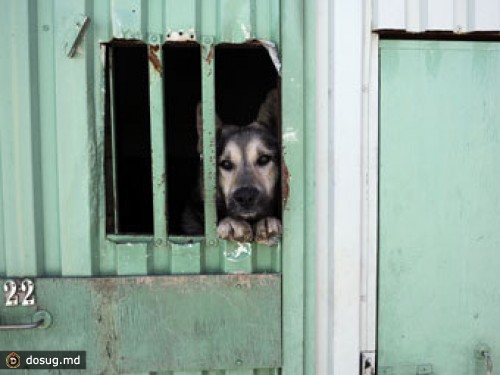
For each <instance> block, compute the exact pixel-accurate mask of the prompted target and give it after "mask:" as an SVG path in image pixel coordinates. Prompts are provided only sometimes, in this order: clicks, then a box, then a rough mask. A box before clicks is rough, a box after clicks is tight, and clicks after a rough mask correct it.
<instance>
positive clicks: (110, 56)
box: [106, 47, 120, 234]
mask: <svg viewBox="0 0 500 375" xmlns="http://www.w3.org/2000/svg"><path fill="white" fill-rule="evenodd" d="M106 48H108V47H106ZM106 54H107V56H108V66H107V68H108V71H109V72H108V74H109V106H110V108H109V116H110V125H111V160H112V161H111V163H112V170H113V171H112V179H113V181H112V184H113V216H114V233H115V234H118V233H119V232H120V206H119V202H118V187H117V183H118V179H117V171H116V168H117V167H116V164H117V161H118V158H117V156H116V121H115V119H116V116H115V114H116V110H115V95H114V92H115V88H114V77H113V71H114V69H113V47H109V50H108V51H106Z"/></svg>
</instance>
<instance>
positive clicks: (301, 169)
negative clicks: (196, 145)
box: [0, 0, 314, 375]
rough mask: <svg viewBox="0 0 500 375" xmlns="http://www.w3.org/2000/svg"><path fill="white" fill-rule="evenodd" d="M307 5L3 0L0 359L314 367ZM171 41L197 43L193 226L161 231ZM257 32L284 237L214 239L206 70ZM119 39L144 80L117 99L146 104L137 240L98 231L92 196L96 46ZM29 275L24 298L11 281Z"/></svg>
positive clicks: (235, 370) (103, 97)
mask: <svg viewBox="0 0 500 375" xmlns="http://www.w3.org/2000/svg"><path fill="white" fill-rule="evenodd" d="M304 4H305V3H304V1H303V0H282V1H278V0H273V1H261V0H257V1H254V0H244V1H238V2H235V1H228V0H206V1H203V2H202V1H194V0H190V1H185V0H148V1H142V0H108V1H81V0H47V1H31V0H19V1H17V0H16V1H10V0H0V9H2V12H0V47H1V48H0V50H2V51H3V52H2V53H0V82H1V84H0V113H1V116H0V117H1V119H0V288H3V292H2V296H0V297H1V298H0V364H3V366H5V360H6V359H5V356H3V354H4V352H8V353H11V352H12V351H16V352H18V351H31V350H36V351H41V350H49V351H62V350H71V351H85V352H86V365H87V373H91V374H97V373H102V374H114V373H135V374H137V373H144V374H147V373H151V372H154V373H158V374H160V373H161V374H169V375H176V374H182V375H186V374H189V375H201V374H203V375H215V374H217V375H224V374H226V375H230V374H231V375H233V374H238V375H250V374H252V375H255V374H258V375H277V374H284V375H286V374H289V375H296V374H301V373H304V372H306V371H307V373H312V371H311V368H312V366H313V362H312V360H311V359H312V358H314V352H313V345H314V340H311V339H310V337H312V336H313V334H314V324H313V321H312V320H310V321H309V322H306V316H305V314H306V307H307V309H308V317H311V318H312V317H313V315H314V313H313V310H312V309H311V306H313V304H314V300H313V298H311V297H310V296H314V290H313V284H312V282H313V280H314V273H313V272H308V273H307V280H306V268H309V269H311V267H314V261H313V256H314V254H313V252H311V251H309V252H306V251H305V249H306V244H307V245H308V246H312V247H314V244H313V243H312V242H311V241H309V240H310V239H311V238H314V231H313V230H312V229H311V228H314V225H313V224H312V223H313V221H312V220H308V221H307V223H308V224H307V228H306V220H305V217H306V215H308V217H313V215H314V212H313V210H312V209H310V208H308V207H306V205H304V201H307V202H311V201H312V200H313V195H311V194H310V192H314V188H313V181H312V179H310V180H306V178H305V168H306V165H307V166H308V167H309V168H307V169H308V170H309V171H312V172H313V171H314V168H312V166H313V162H314V154H313V153H311V152H309V153H306V143H307V147H310V145H311V141H312V140H314V132H313V130H314V129H313V127H308V131H307V133H310V134H311V136H308V137H307V139H306V131H305V122H306V119H307V121H309V123H311V124H312V123H314V121H312V120H311V116H313V113H314V103H313V102H311V101H310V100H312V99H308V100H309V101H308V102H307V103H306V102H305V97H306V96H305V91H306V89H307V91H308V92H310V91H314V90H312V88H313V86H312V85H313V80H306V79H305V74H306V73H307V74H308V76H309V75H314V64H309V63H307V64H306V62H307V61H312V60H311V59H310V58H308V55H309V54H311V55H314V48H313V47H312V46H313V45H314V43H313V39H311V38H313V35H312V34H308V35H307V36H306V34H305V33H304V32H303V30H304V22H303V19H304V13H303V12H302V11H303V9H304V8H308V7H306V5H304ZM308 9H309V8H308ZM310 14H313V13H310ZM174 34H175V35H176V36H177V37H178V36H180V35H181V34H182V35H184V36H186V35H188V37H189V38H192V39H195V40H196V42H197V44H196V45H197V46H198V47H197V48H199V50H200V53H199V54H198V55H196V56H197V59H198V60H197V61H196V62H195V63H196V67H197V69H198V70H197V71H194V72H195V73H196V72H200V75H201V78H200V81H201V82H200V85H199V86H200V87H198V90H200V91H201V92H202V98H201V99H202V101H203V108H204V110H203V124H204V125H203V126H204V129H203V136H204V140H205V141H204V144H203V146H204V148H203V156H204V157H203V158H202V159H203V163H204V185H203V186H204V194H205V198H206V199H205V211H204V212H205V235H204V236H196V237H188V236H180V235H176V234H175V233H170V232H169V231H168V230H167V228H169V227H168V223H169V221H173V219H172V217H170V216H169V214H168V208H169V207H171V206H173V205H174V204H175V203H176V202H175V199H169V196H168V186H169V185H168V183H169V182H171V181H174V182H176V181H178V180H179V177H178V174H177V175H176V173H175V171H173V170H172V169H169V168H170V166H171V164H170V165H169V163H166V157H165V155H166V154H168V147H169V145H172V142H171V140H172V138H170V139H169V135H168V134H165V129H166V128H168V124H167V125H165V123H166V122H168V115H169V113H172V112H174V110H175V109H176V108H174V107H173V106H168V105H167V104H166V103H167V102H168V99H165V97H166V96H167V95H166V94H165V93H169V91H168V90H171V91H170V93H171V92H172V91H173V90H172V89H171V87H168V85H167V84H165V77H166V76H168V75H169V74H174V73H172V70H170V71H168V64H167V63H166V61H168V59H169V58H170V57H171V56H172V55H169V51H170V50H168V48H166V47H167V46H166V45H167V44H168V45H171V44H175V43H173V39H168V38H171V36H172V35H174ZM281 35H286V38H281ZM309 35H310V36H309ZM306 39H307V41H308V43H307V46H308V47H307V50H308V52H307V53H305V48H306V43H305V42H306ZM124 40H126V41H124ZM256 40H260V41H268V42H269V41H270V42H273V43H274V45H275V46H276V49H273V48H271V46H270V44H269V43H265V45H266V49H264V47H259V48H261V49H264V51H265V53H266V54H271V55H272V56H273V57H274V58H275V62H277V61H280V62H282V64H283V68H282V69H281V71H280V77H281V78H280V88H281V93H282V106H281V110H282V114H283V116H282V122H283V124H286V126H285V125H283V132H282V133H280V134H282V135H283V137H282V140H283V142H282V151H283V164H284V168H283V172H284V173H283V191H284V193H283V197H282V198H283V204H282V222H283V228H284V229H283V236H282V238H281V240H280V241H279V243H278V244H277V245H275V246H264V245H259V244H256V243H244V244H241V243H236V242H229V241H223V240H219V239H218V237H217V231H216V210H215V208H216V207H215V182H216V181H215V176H216V173H215V171H216V163H215V158H214V155H215V147H216V145H215V106H216V104H217V97H216V94H215V91H216V90H215V86H216V78H215V75H216V74H214V71H215V70H216V69H215V68H214V67H215V66H216V65H217V64H218V61H222V58H221V54H218V52H217V51H215V49H216V47H217V46H220V45H226V46H225V47H227V48H229V47H228V46H227V44H235V45H236V44H238V45H240V44H241V45H243V46H244V48H247V49H248V50H250V49H251V50H252V51H256V48H255V47H256V44H257V42H256ZM165 41H168V43H165ZM298 41H300V43H299V42H298ZM170 42H172V43H170ZM250 42H251V43H250ZM113 43H115V44H113ZM179 43H180V44H179V46H180V47H179V49H184V47H187V46H191V47H192V45H190V43H185V44H186V46H182V43H184V42H179ZM134 44H139V45H140V46H141V48H142V49H143V50H144V51H143V52H144V54H143V55H144V56H143V57H144V59H143V61H142V62H144V64H142V65H141V66H143V67H144V69H145V74H143V75H144V76H145V77H146V78H145V81H146V84H145V91H144V92H140V93H139V94H137V92H136V91H134V90H129V91H131V94H130V95H136V98H135V101H134V105H136V104H137V103H139V102H140V101H141V100H142V99H143V98H147V100H149V103H148V104H149V105H148V107H147V112H146V113H145V114H143V117H142V118H143V119H148V120H149V126H150V127H149V129H150V134H151V137H150V138H151V139H150V142H149V144H147V145H146V147H145V149H146V150H147V152H146V154H148V155H151V154H152V156H151V158H150V159H151V162H150V164H151V165H148V166H147V168H148V170H149V169H151V171H150V172H151V177H149V181H150V183H151V185H152V187H151V190H152V199H151V200H152V206H153V209H152V210H153V214H152V215H151V216H153V217H152V222H153V225H152V230H151V231H149V232H147V233H142V232H141V233H134V232H133V231H130V232H126V233H125V232H120V231H110V230H109V229H108V221H109V218H110V215H108V209H107V208H108V207H107V206H108V203H109V202H110V200H109V199H108V200H106V197H107V191H106V188H108V187H109V186H111V184H109V180H107V179H106V176H107V175H106V171H105V165H106V166H107V164H106V161H107V159H109V157H110V155H112V154H113V152H115V151H114V149H113V147H110V146H109V145H108V144H107V142H108V140H109V139H110V138H111V137H110V136H109V134H108V133H107V130H108V129H109V128H110V127H109V126H108V125H109V124H112V123H113V121H115V120H113V119H114V118H117V116H116V115H117V113H116V108H115V107H113V105H111V104H110V103H112V102H113V100H115V99H116V97H114V98H113V95H114V93H115V92H116V91H117V90H116V91H113V90H112V89H110V88H111V87H116V86H113V84H116V82H114V81H113V79H114V77H116V76H115V75H114V74H115V73H116V70H115V69H114V68H116V66H117V65H113V62H112V60H113V59H110V56H113V57H116V55H111V53H110V52H109V51H110V48H111V49H112V48H114V47H113V46H114V45H116V46H120V47H127V48H128V47H129V46H131V45H134ZM193 44H194V43H193ZM110 45H111V47H110ZM241 45H240V47H241ZM233 47H234V46H233ZM231 48H232V47H231ZM186 50H187V48H186ZM214 51H215V52H214ZM275 53H277V55H279V56H275V55H274V54H275ZM169 56H170V57H169ZM269 60H270V61H272V60H271V57H270V56H269ZM170 61H171V60H170ZM114 62H116V60H115V61H114ZM178 65H181V64H178ZM272 65H273V71H275V70H277V69H278V68H279V64H277V63H276V64H272ZM237 68H239V66H238V65H236V64H234V66H233V67H232V69H233V70H236V69H237ZM274 68H276V69H274ZM240 69H241V75H242V76H243V75H245V74H247V72H246V71H245V69H244V68H240ZM143 73H144V72H143ZM128 74H129V75H130V77H137V76H138V75H140V74H139V73H138V70H134V69H130V70H129V73H128ZM276 74H277V73H276ZM194 75H196V74H193V76H194ZM220 75H221V74H219V76H220ZM186 81H189V80H188V79H186ZM234 86H236V84H235V85H234ZM122 87H125V89H124V90H123V91H127V89H128V87H127V85H124V86H122ZM252 87H253V86H252ZM249 91H251V90H249ZM127 94H128V92H127ZM183 95H185V92H184V91H182V90H179V92H178V93H176V96H178V97H181V96H183ZM137 97H139V98H137ZM308 98H309V96H308ZM306 104H308V105H307V108H306ZM195 108H196V105H194V106H193V109H195ZM169 111H170V112H169ZM193 114H194V110H193ZM144 121H145V122H146V121H147V120H144ZM193 125H194V123H193ZM109 133H113V132H112V131H110V132H109ZM148 140H149V139H148ZM110 143H111V142H110ZM138 143H139V141H137V144H138ZM134 145H135V146H136V144H134ZM134 150H135V149H134ZM134 150H132V151H130V152H131V154H133V153H134V152H135V151H134ZM138 153H139V152H138ZM141 155H142V154H141ZM199 156H200V155H196V157H197V159H198V160H199V159H200V158H199ZM113 157H114V155H113ZM130 164H131V163H130ZM130 164H129V165H130ZM110 169H112V168H110ZM144 169H145V168H143V170H144ZM197 171H198V170H196V173H197ZM113 172H114V171H113ZM285 172H286V173H285ZM312 172H311V173H312ZM292 177H293V178H292ZM176 179H177V180H176ZM131 180H132V178H130V179H128V180H127V181H126V182H125V183H130V181H131ZM105 182H106V183H105ZM170 186H171V185H170ZM111 190H112V189H111ZM306 193H307V194H306ZM144 206H146V203H144ZM116 207H117V205H115V206H114V208H115V211H117V210H118V209H117V208H116ZM121 208H123V205H122V206H121ZM111 211H112V210H111ZM111 216H112V215H111ZM306 229H307V233H306ZM285 250H286V251H285ZM26 279H28V280H29V281H26ZM31 283H34V288H35V289H34V294H33V295H32V296H34V300H30V299H29V298H28V297H29V296H27V295H26V294H27V293H26V290H23V286H25V287H26V288H29V287H30V285H32V284H31ZM306 283H307V292H308V294H307V296H306ZM28 294H29V293H28ZM306 300H307V304H306ZM30 301H33V302H30ZM23 302H24V304H23ZM39 324H41V325H40V326H38V325H39ZM306 324H307V326H306ZM305 336H308V338H309V339H308V340H306V338H305ZM305 342H306V344H305ZM306 356H307V358H308V359H307V358H306ZM306 361H307V363H306ZM306 366H307V368H308V369H309V370H305V368H306ZM1 368H2V366H1V365H0V369H1ZM63 373H64V371H63Z"/></svg>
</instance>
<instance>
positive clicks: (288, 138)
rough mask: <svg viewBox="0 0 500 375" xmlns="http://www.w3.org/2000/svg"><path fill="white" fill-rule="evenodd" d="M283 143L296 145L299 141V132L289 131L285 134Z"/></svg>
mask: <svg viewBox="0 0 500 375" xmlns="http://www.w3.org/2000/svg"><path fill="white" fill-rule="evenodd" d="M283 141H284V142H286V143H296V142H297V141H298V138H297V132H296V131H295V130H289V129H287V130H286V131H285V132H284V133H283Z"/></svg>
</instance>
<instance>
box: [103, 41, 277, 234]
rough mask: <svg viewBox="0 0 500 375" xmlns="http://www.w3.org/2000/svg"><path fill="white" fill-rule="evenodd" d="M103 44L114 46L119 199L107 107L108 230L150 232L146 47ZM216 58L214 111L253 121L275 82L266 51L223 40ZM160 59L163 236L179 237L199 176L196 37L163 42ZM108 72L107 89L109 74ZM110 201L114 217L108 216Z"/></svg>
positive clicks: (231, 119) (226, 119) (229, 119)
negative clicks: (165, 187)
mask: <svg viewBox="0 0 500 375" xmlns="http://www.w3.org/2000/svg"><path fill="white" fill-rule="evenodd" d="M108 46H111V47H112V48H110V49H109V48H108V51H109V50H111V52H108V63H109V57H111V58H112V69H111V70H110V71H111V73H110V74H112V81H113V103H114V111H112V112H113V113H114V115H115V138H116V159H117V160H115V163H116V172H117V173H116V174H117V179H116V191H117V200H116V201H114V200H113V174H112V153H111V148H112V144H111V124H110V122H111V121H110V116H111V110H108V111H107V113H108V114H107V118H108V120H107V121H106V123H107V126H106V166H105V171H106V198H107V200H106V202H107V204H106V207H107V232H108V233H120V234H125V233H137V234H152V232H153V203H152V202H153V199H152V184H151V148H150V131H149V88H148V56H147V47H146V45H144V44H139V43H135V44H131V43H127V44H124V43H116V42H113V43H110V44H109V45H108ZM214 61H215V91H216V92H215V99H216V109H217V113H218V115H219V117H220V118H221V120H222V122H223V123H230V124H234V125H246V124H248V123H250V122H252V121H254V120H255V118H256V116H257V112H258V110H259V107H260V104H261V103H262V102H263V100H264V99H265V97H266V94H267V93H268V91H269V90H270V89H272V88H274V87H276V86H277V85H278V84H279V77H278V75H277V72H276V69H275V67H274V65H273V63H272V61H271V59H270V57H269V55H268V53H267V51H266V49H265V48H263V47H262V46H260V45H257V44H245V45H230V44H222V45H218V46H217V47H216V50H215V59H214ZM163 64H164V68H163V77H164V94H165V126H166V132H165V134H166V147H167V150H166V151H167V180H168V215H169V220H168V222H169V234H173V235H182V234H183V233H182V229H181V226H180V218H181V215H182V212H183V209H184V207H185V205H186V202H187V201H188V200H189V199H191V197H192V195H193V192H194V190H195V187H196V185H197V184H198V179H199V175H200V156H199V155H198V153H197V150H196V146H197V141H198V139H197V131H196V105H197V103H198V102H199V101H200V100H201V87H202V77H201V48H200V46H199V45H198V44H196V43H166V44H165V45H164V46H163ZM107 78H108V79H107V80H106V81H107V86H108V89H107V92H108V94H109V93H110V87H109V81H110V80H109V78H110V77H109V75H108V77H107ZM108 103H110V101H109V98H108ZM108 109H109V108H108ZM116 205H117V206H116ZM115 206H116V207H118V215H117V216H118V223H116V222H115V221H116V220H115V219H114V214H113V212H114V211H113V210H114V207H115ZM200 234H202V233H200Z"/></svg>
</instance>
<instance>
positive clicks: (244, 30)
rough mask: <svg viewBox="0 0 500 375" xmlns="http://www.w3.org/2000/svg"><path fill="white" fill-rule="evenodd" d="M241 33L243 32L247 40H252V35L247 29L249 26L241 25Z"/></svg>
mask: <svg viewBox="0 0 500 375" xmlns="http://www.w3.org/2000/svg"><path fill="white" fill-rule="evenodd" d="M241 31H242V32H243V35H244V37H245V39H247V40H248V39H251V38H252V33H251V32H250V31H249V30H248V29H247V25H245V24H244V23H242V24H241Z"/></svg>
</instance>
